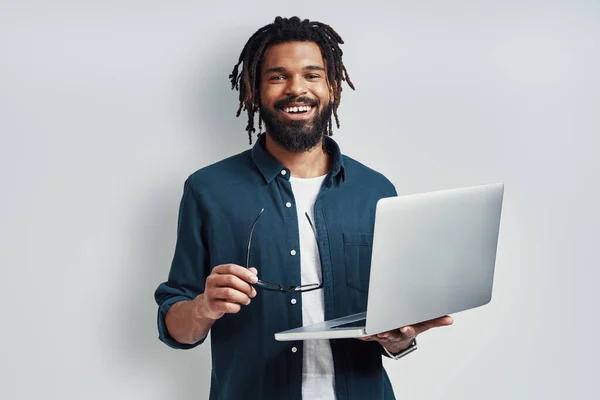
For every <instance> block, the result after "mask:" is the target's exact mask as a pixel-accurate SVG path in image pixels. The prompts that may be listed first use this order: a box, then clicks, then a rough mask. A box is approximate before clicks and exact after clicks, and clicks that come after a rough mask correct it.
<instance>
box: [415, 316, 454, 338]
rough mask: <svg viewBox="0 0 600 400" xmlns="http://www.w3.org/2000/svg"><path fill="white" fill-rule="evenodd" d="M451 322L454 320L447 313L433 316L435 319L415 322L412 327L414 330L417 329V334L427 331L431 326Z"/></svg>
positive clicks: (449, 323)
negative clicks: (436, 316)
mask: <svg viewBox="0 0 600 400" xmlns="http://www.w3.org/2000/svg"><path fill="white" fill-rule="evenodd" d="M453 322H454V320H453V319H452V317H451V316H449V315H446V316H444V317H440V318H435V319H431V320H429V321H425V322H421V323H418V324H415V325H413V328H415V330H416V331H417V334H419V333H423V332H425V331H428V330H429V329H431V328H437V327H440V326H448V325H452V323H453Z"/></svg>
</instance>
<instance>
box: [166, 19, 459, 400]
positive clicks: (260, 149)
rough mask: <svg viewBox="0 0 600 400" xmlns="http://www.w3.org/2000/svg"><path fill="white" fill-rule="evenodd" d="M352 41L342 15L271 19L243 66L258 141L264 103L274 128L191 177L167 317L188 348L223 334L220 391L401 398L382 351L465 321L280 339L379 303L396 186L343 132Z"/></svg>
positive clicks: (215, 343)
mask: <svg viewBox="0 0 600 400" xmlns="http://www.w3.org/2000/svg"><path fill="white" fill-rule="evenodd" d="M342 43H343V41H342V39H341V38H340V36H339V35H338V34H337V33H336V32H335V31H334V30H333V29H332V28H331V27H330V26H328V25H325V24H322V23H319V22H314V21H312V22H311V21H308V20H304V21H301V20H300V19H299V18H297V17H294V18H290V19H286V18H280V17H278V18H276V19H275V22H274V23H273V24H270V25H267V26H265V27H262V28H261V29H259V30H258V31H257V32H256V33H255V34H254V35H253V36H252V37H251V38H250V39H249V41H248V43H246V45H245V47H244V49H243V50H242V53H241V55H240V59H239V62H238V63H237V64H236V66H235V67H234V69H233V72H232V74H231V75H230V78H231V83H232V86H233V88H235V89H239V91H240V107H239V109H238V116H239V115H240V113H241V111H242V109H244V110H246V111H247V113H248V126H247V128H246V130H247V132H248V135H249V138H250V143H252V134H253V133H254V132H255V128H254V122H255V115H256V114H258V119H259V128H260V127H262V123H264V126H265V128H266V134H259V137H258V141H257V143H256V144H255V145H254V146H253V148H252V149H251V150H248V151H245V152H243V153H241V154H238V155H235V156H233V157H230V158H228V159H225V160H223V161H220V162H218V163H216V164H214V165H211V166H208V167H206V168H203V169H201V170H199V171H197V172H195V173H194V174H192V175H191V176H190V177H189V178H188V179H187V180H186V182H185V185H184V193H183V197H182V200H181V205H180V212H179V220H178V232H177V244H176V248H175V255H174V259H173V263H172V266H171V271H170V274H169V278H168V281H167V282H165V283H163V284H161V285H160V286H159V287H158V289H157V291H156V293H155V296H156V301H157V303H158V304H159V315H158V329H159V337H160V339H161V340H162V341H163V342H165V343H166V344H168V345H170V346H172V347H174V348H179V349H190V348H193V347H195V346H197V345H199V344H200V343H202V342H203V341H204V340H205V338H206V336H207V334H208V333H209V331H210V332H211V345H212V375H211V388H210V396H211V398H214V399H217V398H218V399H301V398H303V399H333V398H337V399H350V398H351V399H366V398H369V399H392V398H394V394H393V390H392V387H391V384H390V381H389V379H388V377H387V374H386V372H385V370H384V369H383V367H382V354H384V355H386V356H394V355H396V354H398V353H402V351H403V350H405V349H407V348H408V347H410V346H411V345H413V344H414V342H413V341H414V339H415V337H416V336H417V335H418V334H419V333H421V332H423V331H425V330H427V329H429V328H432V327H435V326H442V325H449V324H451V323H452V319H451V317H449V316H448V317H444V318H440V319H437V320H433V321H429V322H427V323H423V324H419V325H415V326H411V327H405V328H402V329H398V330H396V331H392V332H387V333H383V334H380V335H377V336H376V337H370V338H364V339H362V340H356V339H345V340H331V341H326V340H313V341H304V342H302V341H298V342H277V341H275V339H274V336H273V335H274V333H275V332H279V331H283V330H286V329H290V328H294V327H298V326H301V325H303V324H308V323H313V322H318V321H323V320H324V319H331V318H336V317H340V316H343V315H347V314H350V313H356V312H360V311H364V310H365V309H366V300H367V286H368V277H369V267H370V266H369V262H370V252H371V245H372V234H373V227H374V218H375V205H376V203H377V201H378V200H379V199H380V198H383V197H390V196H396V191H395V189H394V187H393V185H392V184H391V183H390V182H389V181H388V180H387V179H386V178H385V177H384V176H383V175H381V174H379V173H377V172H375V171H373V170H371V169H369V168H367V167H365V166H364V165H362V164H360V163H358V162H357V161H355V160H353V159H351V158H349V157H347V156H344V155H342V154H341V153H340V150H339V147H338V146H337V144H336V143H335V142H334V141H333V140H332V139H331V138H330V137H329V136H331V134H332V125H333V124H332V117H334V118H335V120H336V124H337V126H338V127H339V119H338V116H337V108H338V106H339V104H340V99H341V92H342V81H346V82H347V83H348V84H349V85H350V87H352V88H353V85H352V83H351V81H350V79H349V77H348V73H347V71H346V68H345V67H344V65H343V63H342V51H341V49H340V47H339V45H340V44H342ZM240 65H242V68H241V71H239V67H240ZM393 306H394V305H393V304H390V307H393Z"/></svg>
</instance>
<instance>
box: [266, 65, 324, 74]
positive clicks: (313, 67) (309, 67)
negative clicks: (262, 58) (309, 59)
mask: <svg viewBox="0 0 600 400" xmlns="http://www.w3.org/2000/svg"><path fill="white" fill-rule="evenodd" d="M302 69H303V70H308V71H325V68H323V67H320V66H318V65H307V66H306V67H304V68H302ZM285 71H286V69H285V68H284V67H273V68H269V69H268V70H266V71H265V74H270V73H274V72H285Z"/></svg>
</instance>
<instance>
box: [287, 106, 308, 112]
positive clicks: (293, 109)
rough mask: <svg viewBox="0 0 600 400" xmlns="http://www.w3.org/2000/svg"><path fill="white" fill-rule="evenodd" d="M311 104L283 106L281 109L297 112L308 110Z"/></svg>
mask: <svg viewBox="0 0 600 400" xmlns="http://www.w3.org/2000/svg"><path fill="white" fill-rule="evenodd" d="M310 109H311V106H300V107H285V108H284V109H283V111H285V112H287V113H297V112H303V111H310Z"/></svg>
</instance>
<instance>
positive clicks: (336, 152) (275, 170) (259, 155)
mask: <svg viewBox="0 0 600 400" xmlns="http://www.w3.org/2000/svg"><path fill="white" fill-rule="evenodd" d="M323 140H324V143H325V149H326V150H327V151H328V152H329V154H331V156H332V169H331V172H330V176H331V178H335V177H337V176H338V175H339V177H340V181H341V182H344V180H345V178H346V177H345V168H344V159H343V157H342V153H341V151H340V147H339V146H338V144H337V143H336V142H335V141H334V140H333V139H332V138H330V137H329V136H325V137H324V138H323ZM251 155H252V161H253V162H254V165H256V167H257V168H258V170H259V171H260V173H261V174H262V176H263V177H264V178H265V180H266V181H267V183H271V181H272V180H273V179H275V177H276V176H277V175H281V176H282V177H283V178H285V179H286V180H289V179H290V170H289V169H287V168H285V167H284V166H283V165H282V164H281V163H280V162H279V161H277V159H276V158H275V157H273V156H272V155H271V154H270V153H269V152H268V151H267V148H266V147H265V134H261V135H260V136H259V137H258V140H257V141H256V143H255V144H254V147H252V150H251Z"/></svg>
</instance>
